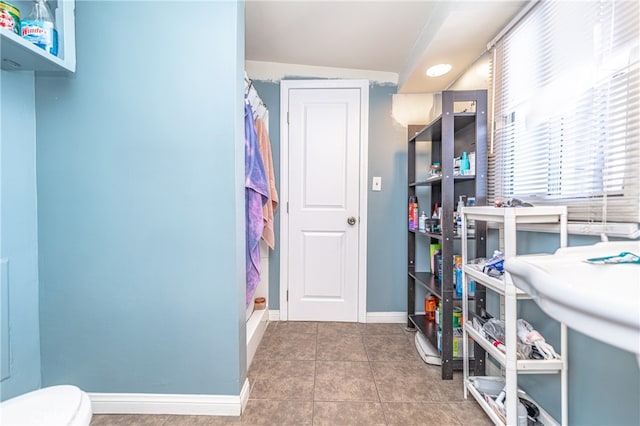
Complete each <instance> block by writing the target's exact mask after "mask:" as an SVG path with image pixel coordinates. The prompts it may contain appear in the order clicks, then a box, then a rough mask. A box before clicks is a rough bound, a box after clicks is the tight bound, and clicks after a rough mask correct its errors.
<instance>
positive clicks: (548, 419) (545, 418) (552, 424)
mask: <svg viewBox="0 0 640 426" xmlns="http://www.w3.org/2000/svg"><path fill="white" fill-rule="evenodd" d="M464 386H465V388H466V389H467V390H468V391H469V393H470V394H471V395H472V396H473V398H474V399H475V400H476V401H478V404H479V405H480V407H482V409H483V410H484V412H485V413H487V415H488V416H489V418H490V419H491V421H493V423H494V424H496V425H504V424H505V421H504V420H503V419H502V417H501V416H499V415H498V414H497V413H496V412H495V411H493V408H492V407H491V406H490V405H489V403H488V402H487V401H486V400H485V399H484V397H483V396H482V394H481V393H480V392H479V391H478V389H476V388H475V386H473V384H472V383H471V381H470V380H469V379H467V380H465V381H464ZM518 397H524V398H526V399H528V400H529V401H531V402H533V403H534V404H535V405H536V406H537V407H538V410H539V411H540V415H539V416H538V421H540V422H541V423H542V424H543V425H545V426H559V423H558V422H557V421H556V420H555V419H554V418H553V417H552V416H551V415H550V414H549V413H547V412H546V411H545V410H544V409H543V408H542V407H541V406H540V405H539V404H538V403H537V402H535V401H534V400H533V398H531V396H530V395H529V394H527V393H525V392H524V391H522V390H520V389H518Z"/></svg>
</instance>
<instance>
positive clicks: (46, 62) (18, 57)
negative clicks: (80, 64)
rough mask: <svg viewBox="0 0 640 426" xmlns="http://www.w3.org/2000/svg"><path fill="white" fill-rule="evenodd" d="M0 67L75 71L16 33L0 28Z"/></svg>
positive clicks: (26, 69) (24, 69)
mask: <svg viewBox="0 0 640 426" xmlns="http://www.w3.org/2000/svg"><path fill="white" fill-rule="evenodd" d="M0 37H1V39H2V40H1V42H0V52H2V69H4V70H13V71H68V72H74V71H75V64H73V65H71V64H68V63H67V62H65V61H64V60H63V59H61V58H58V57H57V56H54V55H52V54H50V53H48V52H46V51H45V50H44V49H41V48H39V47H38V46H36V45H35V44H33V43H31V42H29V41H27V40H25V39H23V38H22V37H19V36H18V35H17V34H15V33H13V32H11V31H9V30H7V29H6V28H0Z"/></svg>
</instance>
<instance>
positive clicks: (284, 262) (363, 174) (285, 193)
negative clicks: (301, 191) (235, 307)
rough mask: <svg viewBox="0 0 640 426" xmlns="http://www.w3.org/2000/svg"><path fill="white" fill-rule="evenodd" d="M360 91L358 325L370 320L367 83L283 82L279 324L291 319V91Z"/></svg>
mask: <svg viewBox="0 0 640 426" xmlns="http://www.w3.org/2000/svg"><path fill="white" fill-rule="evenodd" d="M290 89H360V156H359V161H360V177H359V179H358V192H359V205H358V208H359V210H360V217H359V220H358V223H359V226H358V250H359V253H358V322H361V323H365V322H366V319H367V196H368V193H367V182H368V161H369V81H368V80H281V81H280V200H281V207H280V321H287V320H288V318H289V306H288V301H287V292H288V290H289V265H288V263H289V262H288V260H289V212H288V202H289V124H288V111H289V95H288V94H289V90H290Z"/></svg>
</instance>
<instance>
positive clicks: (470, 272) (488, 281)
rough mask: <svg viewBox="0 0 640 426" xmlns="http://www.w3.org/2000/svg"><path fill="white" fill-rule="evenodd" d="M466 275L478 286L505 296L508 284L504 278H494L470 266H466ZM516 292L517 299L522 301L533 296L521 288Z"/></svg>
mask: <svg viewBox="0 0 640 426" xmlns="http://www.w3.org/2000/svg"><path fill="white" fill-rule="evenodd" d="M464 273H465V275H466V276H467V277H469V278H470V279H471V280H473V281H475V282H476V284H482V285H483V286H485V287H487V288H489V289H491V290H493V291H495V292H497V293H500V294H502V295H504V293H505V287H506V284H505V282H504V276H502V277H501V278H493V277H490V276H489V275H487V274H485V273H483V272H481V271H478V270H477V269H475V268H472V267H470V266H468V265H464ZM515 290H516V297H517V298H518V299H520V300H527V299H531V296H530V295H529V294H527V293H525V292H524V291H522V290H520V289H519V288H517V287H516V288H515Z"/></svg>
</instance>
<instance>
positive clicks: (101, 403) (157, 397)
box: [89, 380, 250, 416]
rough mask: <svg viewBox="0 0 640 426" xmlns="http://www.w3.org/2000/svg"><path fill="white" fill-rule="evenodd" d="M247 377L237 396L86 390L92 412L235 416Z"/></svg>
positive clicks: (246, 395)
mask: <svg viewBox="0 0 640 426" xmlns="http://www.w3.org/2000/svg"><path fill="white" fill-rule="evenodd" d="M249 390H250V388H249V380H245V382H244V385H243V386H242V389H241V390H240V395H181V394H151V393H91V392H90V393H89V398H90V399H91V407H92V409H93V413H94V414H177V415H194V416H195V415H209V416H239V415H241V414H242V411H243V410H244V407H245V406H246V405H247V402H248V401H249Z"/></svg>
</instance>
